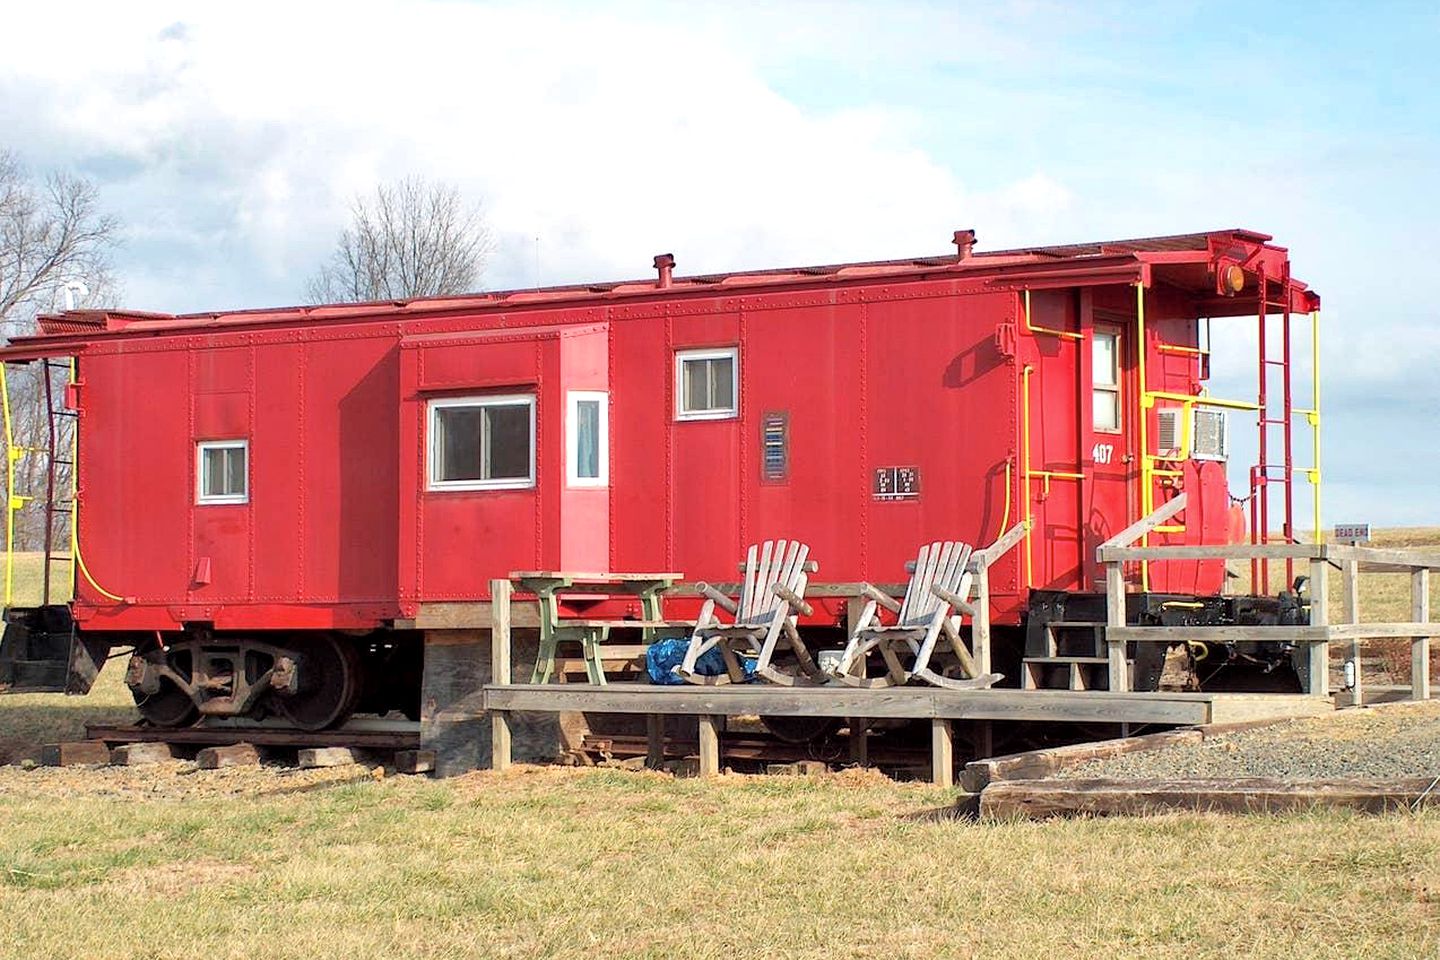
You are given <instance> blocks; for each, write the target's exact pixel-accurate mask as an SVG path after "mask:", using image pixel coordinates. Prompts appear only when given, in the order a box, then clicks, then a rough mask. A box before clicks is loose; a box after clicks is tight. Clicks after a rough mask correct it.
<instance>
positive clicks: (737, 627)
mask: <svg viewBox="0 0 1440 960" xmlns="http://www.w3.org/2000/svg"><path fill="white" fill-rule="evenodd" d="M809 555H810V548H809V547H808V546H806V545H805V544H803V543H801V542H799V541H798V540H790V541H786V540H767V541H765V542H764V543H763V544H752V545H751V546H750V549H749V551H748V552H747V553H746V555H745V564H744V578H743V580H742V584H741V589H740V598H739V600H738V601H736V600H732V599H730V597H728V596H726V595H725V594H723V593H721V592H720V591H719V590H717V589H715V588H714V587H713V586H711V585H710V584H708V583H698V584H696V589H697V590H698V591H699V592H700V593H701V594H702V595H704V597H705V604H704V606H702V607H701V608H700V615H699V616H698V617H697V618H696V621H695V631H694V632H693V633H692V634H691V636H690V646H689V648H688V649H687V650H686V651H685V660H684V662H682V663H681V664H680V666H678V667H676V668H675V672H676V673H677V674H679V675H680V676H681V677H683V678H684V679H686V680H688V681H689V682H691V683H698V684H704V685H717V684H724V683H743V682H744V681H745V680H746V679H747V676H746V671H745V665H744V664H743V663H742V656H745V655H748V654H755V655H756V660H755V667H754V673H755V674H757V675H758V676H761V677H764V678H765V679H767V680H770V681H772V682H774V683H782V684H786V685H794V684H796V683H805V682H813V683H824V682H825V681H826V680H827V679H828V677H827V676H826V674H825V672H824V671H823V670H821V669H820V668H819V667H818V666H817V665H816V663H815V660H814V658H813V657H811V656H810V651H809V650H807V649H806V648H805V643H804V641H803V640H801V639H800V631H799V630H798V629H797V628H796V619H797V617H798V616H799V614H802V613H803V614H809V613H811V612H813V611H812V610H811V607H810V605H809V604H808V603H806V602H805V585H806V583H807V582H808V580H809V574H811V573H813V572H814V571H815V570H816V569H817V567H816V564H815V562H814V561H813V560H810V559H809ZM717 610H724V611H725V612H726V613H728V614H729V615H730V617H731V622H730V623H728V624H727V623H725V622H723V621H722V620H721V619H720V617H719V616H718V614H717ZM782 633H783V634H784V635H785V639H786V640H787V641H788V643H789V646H790V649H791V650H792V651H794V653H795V657H796V659H797V661H798V662H799V671H798V672H795V673H792V672H788V671H786V670H782V669H779V668H777V667H775V666H773V665H772V662H771V661H772V660H773V658H774V655H775V649H776V646H777V645H778V643H779V640H780V635H781V634H782ZM715 648H718V649H719V650H720V654H721V656H722V657H723V658H724V660H725V672H724V673H723V674H719V675H717V676H704V675H701V674H699V673H697V672H696V670H695V666H696V662H697V661H698V660H699V659H700V657H701V656H703V655H704V654H705V653H706V652H707V651H709V650H712V649H715Z"/></svg>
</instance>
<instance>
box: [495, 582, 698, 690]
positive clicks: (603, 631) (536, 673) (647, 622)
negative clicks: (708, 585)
mask: <svg viewBox="0 0 1440 960" xmlns="http://www.w3.org/2000/svg"><path fill="white" fill-rule="evenodd" d="M682 578H683V574H679V573H570V572H564V571H554V570H517V571H513V572H511V574H510V579H511V580H512V581H514V582H515V583H516V584H517V585H518V586H519V588H520V589H522V590H524V591H526V592H527V593H533V594H535V598H536V600H537V601H538V604H539V608H540V653H539V656H538V657H537V658H536V660H535V669H534V670H533V671H532V672H531V674H530V682H531V683H549V682H550V678H551V676H553V675H554V673H555V672H556V666H557V665H556V657H555V654H556V648H557V647H558V646H559V644H560V643H561V642H562V641H569V642H578V643H579V644H580V649H581V658H582V661H583V663H584V665H585V677H586V679H587V680H588V681H589V682H590V683H594V684H599V685H604V683H605V668H604V664H603V661H604V660H607V659H609V660H616V659H620V660H633V659H635V658H636V656H637V655H636V654H635V653H634V651H633V648H629V647H627V648H626V653H628V654H629V655H628V656H619V657H617V656H613V655H607V654H606V652H605V651H603V650H602V645H603V644H604V643H605V642H606V641H607V640H609V639H610V631H611V630H617V629H618V630H639V631H640V636H641V640H642V642H643V644H644V645H647V646H648V645H649V644H650V643H652V642H653V641H654V640H655V639H657V636H658V634H659V632H660V631H669V630H685V631H688V630H690V629H692V628H693V627H694V624H693V623H691V622H690V621H688V620H666V619H665V617H664V612H663V610H662V608H661V604H662V595H663V594H664V592H665V591H666V590H669V589H670V588H671V587H672V586H674V585H675V583H676V582H677V581H678V580H681V579H682ZM574 594H584V595H587V596H591V597H594V598H596V599H600V598H604V597H615V596H632V597H635V598H637V599H638V600H639V601H640V611H641V616H640V619H638V620H626V619H608V620H597V619H586V618H572V617H562V616H561V615H560V597H561V596H562V595H574ZM642 650H643V647H642ZM616 652H617V653H618V652H619V651H618V650H617V651H616Z"/></svg>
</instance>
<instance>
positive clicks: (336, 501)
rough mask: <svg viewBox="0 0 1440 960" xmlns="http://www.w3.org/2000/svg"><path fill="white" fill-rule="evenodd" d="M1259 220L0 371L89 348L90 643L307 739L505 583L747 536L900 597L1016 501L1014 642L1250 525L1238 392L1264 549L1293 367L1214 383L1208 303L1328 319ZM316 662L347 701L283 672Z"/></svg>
mask: <svg viewBox="0 0 1440 960" xmlns="http://www.w3.org/2000/svg"><path fill="white" fill-rule="evenodd" d="M1269 239H1270V238H1269V237H1267V236H1265V235H1262V234H1257V233H1251V232H1247V231H1242V230H1227V231H1217V232H1213V233H1202V234H1190V235H1184V236H1175V237H1164V238H1156V239H1147V240H1133V241H1120V242H1114V243H1099V244H1082V245H1073V246H1062V247H1042V248H1031V249H1020V250H1008V251H999V252H977V251H975V250H973V249H972V248H973V244H974V235H973V233H972V232H970V231H963V232H960V233H957V234H956V235H955V242H956V245H957V251H956V252H955V253H953V254H949V255H945V256H936V257H926V258H918V259H906V260H893V261H882V262H874V263H857V264H843V265H835V266H818V267H804V268H799V269H785V270H768V271H757V272H748V273H736V274H726V275H715V276H697V277H684V278H682V277H675V276H673V275H672V268H673V264H674V261H673V258H671V257H669V256H668V255H665V256H661V257H657V258H655V264H656V267H657V271H658V274H657V276H656V277H654V278H651V279H647V280H635V281H627V282H620V283H604V284H589V285H580V286H570V287H557V288H547V289H536V290H521V291H512V292H501V293H488V294H476V295H467V296H457V297H449V298H433V299H419V300H412V301H401V302H384V303H365V304H347V305H340V306H321V307H301V308H287V309H275V310H244V311H234V312H220V313H207V314H191V315H183V316H169V315H157V314H146V313H135V312H128V311H118V310H117V311H72V312H68V313H65V314H61V315H57V316H48V317H44V318H42V320H41V330H40V333H39V334H37V335H35V336H31V337H25V338H20V339H17V340H15V341H13V342H12V343H11V345H10V346H9V347H8V348H7V349H5V350H4V351H3V353H0V358H3V359H4V360H5V361H6V362H8V363H23V362H30V361H34V360H39V359H44V358H74V361H75V370H76V371H77V373H76V378H75V381H74V384H73V387H71V388H70V389H69V390H68V391H67V400H68V402H69V403H70V404H72V405H73V407H74V409H75V410H78V413H79V419H78V424H79V427H78V437H79V440H78V451H77V462H78V467H77V470H78V491H77V497H76V501H77V503H78V514H77V520H76V533H77V537H76V539H77V546H76V550H75V554H76V556H77V558H80V559H82V560H83V563H81V564H77V567H78V568H79V574H78V576H77V577H76V583H75V599H74V600H73V602H72V603H71V604H70V605H69V609H70V613H71V614H73V620H74V624H75V629H76V634H77V636H78V638H79V640H80V642H81V644H82V645H86V644H88V647H87V649H89V650H90V651H91V653H92V654H94V652H95V651H96V650H108V649H110V648H111V647H113V646H127V645H131V646H134V647H135V649H136V651H137V653H138V654H140V655H141V657H142V658H149V659H151V660H154V661H158V662H163V663H165V664H167V665H168V667H169V668H170V669H172V670H175V671H178V672H179V673H180V674H182V675H185V676H193V675H194V673H195V672H196V671H197V670H200V669H201V667H202V665H203V664H202V660H204V659H205V658H207V657H210V656H211V655H212V652H213V651H219V652H218V653H214V656H215V657H218V658H220V660H222V661H223V664H222V667H221V668H222V669H223V668H224V667H227V666H228V669H229V670H230V675H231V683H230V685H229V686H228V687H226V688H225V690H223V691H221V692H220V693H217V694H215V695H214V696H211V694H209V693H205V692H203V691H199V690H197V691H195V692H193V693H190V694H185V693H182V692H180V691H179V690H178V689H177V688H176V685H175V684H172V683H170V682H169V681H165V682H164V683H161V684H160V685H159V686H158V687H157V685H156V680H155V679H154V678H153V677H151V678H149V679H148V680H147V681H146V682H147V684H148V685H147V686H146V688H145V689H143V690H142V689H141V688H140V686H139V685H138V682H139V674H138V673H137V674H136V676H135V677H134V679H135V680H136V682H137V687H136V689H137V700H138V701H139V702H140V704H141V709H142V711H143V712H145V713H146V714H147V716H150V717H151V718H152V719H154V720H156V721H157V722H164V723H175V722H183V721H186V720H188V719H190V718H192V717H193V716H194V715H195V711H196V709H197V708H198V709H200V710H202V711H203V712H207V713H220V712H254V711H256V710H264V709H268V706H267V704H270V703H271V701H274V706H276V707H277V708H278V709H280V710H281V711H282V712H285V713H287V714H288V715H290V716H291V717H292V719H294V720H296V721H297V722H300V723H302V724H304V725H309V726H314V725H324V724H327V723H333V722H335V721H337V720H338V719H340V718H341V717H342V716H343V715H344V714H346V713H348V712H349V710H350V709H353V708H354V707H355V706H356V705H357V703H362V702H368V703H370V704H371V705H372V706H374V707H376V708H377V709H383V708H384V707H386V706H396V705H400V706H407V708H408V707H409V706H410V705H411V703H412V701H413V699H414V697H415V696H416V695H417V694H416V691H417V690H418V684H417V682H416V672H417V671H418V669H419V667H418V661H417V659H416V658H417V656H418V653H417V652H416V651H417V650H418V646H415V645H412V644H409V643H407V635H406V633H405V632H404V631H403V630H400V629H398V627H399V626H403V625H404V624H405V623H406V622H407V621H410V620H412V619H413V618H414V617H415V616H416V614H417V611H418V610H419V609H420V608H421V606H422V605H424V604H427V603H437V602H447V601H450V602H453V601H483V600H484V599H485V591H486V583H487V581H488V580H489V579H490V578H492V577H497V576H505V575H506V574H507V572H508V571H510V570H512V569H517V568H533V569H610V570H651V569H664V570H676V571H681V572H683V573H684V574H685V575H686V577H687V578H688V579H695V580H699V579H711V580H721V581H723V580H728V579H733V571H734V564H735V561H736V558H737V557H738V556H740V555H741V554H742V553H743V549H744V546H745V545H746V544H747V543H750V542H753V541H755V540H757V539H765V538H767V537H800V538H803V539H805V540H806V541H807V542H808V543H809V544H810V545H811V547H812V550H813V556H814V557H815V558H816V559H817V560H818V561H819V564H820V574H819V576H818V578H817V579H819V580H824V581H831V582H851V581H861V580H880V581H887V580H894V579H896V578H897V574H898V572H899V571H900V569H901V568H902V565H903V564H904V562H905V561H906V560H907V559H908V558H910V557H911V556H913V554H914V549H915V546H916V544H917V543H919V542H921V541H924V540H930V539H936V538H952V539H961V540H965V541H968V542H971V543H975V544H980V545H983V544H986V543H989V542H991V541H992V540H993V539H995V537H996V536H997V535H998V534H999V533H1000V532H1003V531H1004V530H1006V529H1007V528H1008V527H1009V526H1010V525H1012V524H1013V523H1015V522H1017V521H1022V520H1029V521H1031V524H1032V525H1031V528H1030V534H1029V537H1028V540H1027V542H1026V543H1025V544H1024V545H1023V547H1022V548H1021V549H1018V550H1016V551H1014V552H1012V553H1011V554H1010V555H1009V556H1008V557H1007V559H1006V561H1005V562H1004V563H1003V564H1002V565H1001V566H1000V567H998V568H997V569H995V570H993V571H992V572H991V590H992V595H991V599H992V607H993V609H992V617H993V620H994V622H995V623H997V624H1000V625H1011V626H1020V625H1022V624H1024V623H1025V622H1026V621H1027V619H1031V620H1033V619H1034V618H1035V614H1034V610H1035V604H1036V598H1037V597H1041V598H1044V602H1045V603H1046V604H1049V605H1050V606H1054V604H1055V601H1056V598H1057V597H1058V598H1061V599H1062V600H1063V598H1065V597H1072V596H1073V597H1082V596H1084V595H1086V594H1088V593H1090V592H1092V591H1094V590H1095V589H1096V583H1097V579H1098V578H1100V577H1101V575H1102V571H1101V570H1100V569H1099V567H1098V565H1097V563H1096V559H1095V549H1096V547H1097V546H1098V545H1099V544H1100V543H1101V542H1103V541H1104V540H1105V539H1107V538H1109V537H1110V536H1112V535H1114V534H1115V533H1116V532H1117V531H1119V530H1121V529H1122V528H1124V527H1126V526H1127V525H1128V524H1130V523H1131V522H1133V521H1135V520H1136V519H1137V518H1139V517H1142V516H1144V515H1146V514H1148V513H1149V512H1151V511H1152V510H1153V509H1154V508H1155V507H1156V505H1157V504H1159V503H1162V502H1163V501H1164V500H1165V499H1167V498H1168V497H1169V496H1171V495H1173V492H1175V491H1178V490H1184V491H1186V492H1187V494H1188V506H1187V509H1186V510H1185V512H1184V514H1182V516H1181V518H1180V519H1181V521H1183V522H1180V523H1176V524H1174V525H1172V526H1169V527H1165V528H1162V530H1161V531H1160V532H1159V533H1157V534H1156V537H1157V538H1158V540H1157V542H1173V543H1197V544H1198V543H1223V542H1227V539H1228V538H1230V537H1231V535H1232V531H1231V526H1232V510H1231V499H1230V491H1229V488H1228V485H1227V482H1226V460H1227V458H1228V455H1229V450H1228V420H1227V417H1228V416H1229V415H1230V414H1231V413H1232V412H1233V411H1234V410H1235V409H1236V408H1240V409H1248V410H1257V409H1258V410H1259V411H1260V412H1259V417H1258V419H1259V420H1260V421H1261V434H1262V443H1261V462H1260V463H1259V464H1257V465H1256V467H1255V468H1253V469H1252V471H1251V484H1250V489H1249V490H1247V491H1244V493H1245V494H1247V495H1250V499H1251V504H1252V511H1253V513H1254V514H1255V517H1254V520H1253V521H1252V531H1253V534H1254V536H1255V537H1256V538H1259V539H1263V538H1264V537H1265V536H1267V535H1268V534H1267V531H1269V530H1270V528H1271V518H1270V517H1269V516H1268V510H1269V508H1270V505H1271V502H1272V500H1273V499H1274V498H1272V497H1271V496H1270V493H1269V492H1270V491H1271V490H1280V491H1281V494H1280V495H1279V496H1280V499H1279V500H1278V501H1276V502H1278V503H1280V505H1281V506H1282V507H1283V510H1284V515H1283V518H1281V519H1282V524H1283V526H1284V530H1283V534H1284V535H1285V536H1290V537H1293V536H1294V517H1293V513H1292V509H1291V503H1292V497H1291V496H1290V493H1291V482H1292V478H1293V476H1294V474H1295V472H1296V470H1295V468H1294V464H1293V460H1292V458H1291V456H1290V450H1291V429H1290V425H1289V423H1290V418H1291V416H1292V414H1293V413H1294V411H1293V410H1292V409H1291V407H1290V405H1289V404H1290V389H1289V379H1288V378H1289V370H1288V365H1287V366H1286V368H1285V373H1284V375H1285V377H1286V386H1285V390H1284V397H1283V400H1284V409H1283V411H1280V408H1279V407H1278V406H1277V401H1276V397H1277V395H1276V394H1275V393H1274V391H1273V383H1274V381H1273V379H1270V380H1267V378H1266V377H1264V376H1262V377H1261V389H1260V397H1259V401H1258V403H1251V402H1249V401H1245V402H1231V401H1223V400H1218V399H1216V398H1213V397H1208V396H1206V395H1205V388H1204V383H1205V380H1206V379H1207V377H1208V356H1209V353H1208V351H1209V342H1208V336H1207V334H1208V319H1209V318H1212V317H1229V316H1250V317H1252V318H1255V317H1257V316H1258V317H1260V318H1261V319H1260V323H1261V326H1262V327H1263V326H1264V317H1265V316H1266V315H1267V314H1284V315H1285V317H1286V327H1285V331H1286V335H1285V341H1284V348H1285V351H1286V353H1287V356H1286V357H1285V360H1287V361H1288V350H1289V323H1288V320H1289V315H1290V314H1291V313H1298V314H1308V313H1312V312H1313V311H1315V310H1317V309H1318V304H1319V300H1318V297H1317V296H1315V295H1314V294H1313V293H1311V292H1310V291H1308V290H1307V289H1306V288H1305V286H1304V285H1303V284H1301V283H1299V282H1297V281H1295V280H1293V279H1292V278H1291V277H1290V273H1289V263H1288V258H1287V253H1286V251H1285V250H1284V249H1283V248H1280V247H1277V246H1274V245H1272V244H1270V243H1269ZM1262 343H1263V337H1262ZM1263 349H1264V348H1263V347H1262V350H1263ZM1267 364H1272V365H1273V363H1272V358H1268V357H1265V356H1263V355H1262V357H1261V364H1260V369H1261V370H1262V371H1265V370H1267ZM1267 382H1269V383H1271V385H1272V392H1271V396H1270V398H1269V399H1267V397H1266V391H1265V385H1266V383H1267ZM1277 411H1280V412H1277ZM1282 419H1283V420H1284V422H1285V429H1284V437H1283V440H1281V439H1278V438H1277V437H1275V436H1273V435H1272V434H1273V433H1274V431H1271V430H1270V429H1269V428H1270V425H1271V422H1273V423H1279V422H1280V421H1281V420H1282ZM1316 419H1317V420H1318V413H1316ZM1267 441H1268V445H1267ZM1277 449H1279V450H1281V451H1282V452H1283V457H1279V456H1276V455H1275V451H1276V450H1277ZM1282 459H1283V461H1284V462H1283V463H1281V462H1280V461H1281V460H1282ZM1276 471H1282V472H1276ZM1310 479H1311V480H1312V481H1314V482H1316V483H1318V471H1317V472H1315V473H1312V474H1311V475H1310ZM1317 489H1318V488H1317ZM1257 491H1258V492H1257ZM12 493H13V491H12ZM1317 498H1318V493H1317ZM11 502H12V510H13V509H14V506H13V504H14V500H13V499H12V501H11ZM1224 577H1225V572H1224V570H1223V568H1222V566H1221V564H1220V563H1219V562H1218V561H1195V562H1193V563H1189V564H1169V565H1167V566H1166V567H1165V568H1164V569H1160V568H1158V567H1157V568H1155V569H1153V570H1139V569H1136V570H1135V571H1134V580H1135V583H1134V586H1133V588H1132V589H1134V591H1135V592H1136V593H1139V594H1142V595H1150V594H1156V595H1162V594H1163V595H1184V596H1191V597H1213V596H1218V595H1219V594H1221V593H1222V587H1223V585H1224ZM1061 605H1062V606H1063V603H1062V604H1061ZM25 616H29V617H30V620H29V621H27V622H28V623H29V624H30V626H31V628H32V629H31V632H32V633H33V634H35V635H36V636H38V635H40V634H43V633H44V632H45V630H46V629H48V630H49V631H50V632H51V633H54V632H55V631H56V628H55V627H54V623H55V622H56V619H55V615H54V612H53V611H52V613H51V614H50V615H49V619H48V620H47V621H46V622H47V623H48V624H50V626H49V627H48V628H44V629H42V628H40V627H36V626H35V620H34V617H33V616H32V615H29V614H25V615H23V616H22V615H18V614H12V616H11V619H12V620H13V621H17V622H19V621H22V620H24V619H25ZM838 616H839V612H838V609H837V607H836V606H835V605H834V604H833V603H831V604H829V605H826V604H821V610H820V611H818V612H817V614H816V620H817V623H823V622H828V623H831V624H833V623H835V622H837V618H838ZM1057 618H1059V619H1063V617H1058V615H1057ZM67 636H68V634H67ZM1020 636H1021V635H1020V633H1019V631H1015V632H1014V633H1013V634H1012V637H1013V645H1014V647H1015V650H1016V655H1017V656H1018V654H1019V649H1020V645H1021V640H1020ZM354 637H363V638H365V639H364V642H355V641H354V640H352V639H349V638H354ZM31 639H32V646H33V645H35V644H36V643H38V641H36V640H35V637H33V636H32V638H31ZM13 646H14V645H13V644H12V647H13ZM37 648H38V647H37ZM297 652H298V653H299V654H301V656H300V657H298V658H292V659H291V660H288V661H286V662H287V663H290V664H292V665H293V663H294V662H306V663H309V664H311V667H310V668H309V669H310V670H312V671H313V670H314V669H315V666H314V665H316V664H324V665H325V667H324V669H325V670H326V671H328V672H327V679H326V680H325V681H324V682H323V683H320V682H319V681H317V680H316V679H315V677H314V676H311V677H309V678H305V677H301V678H296V677H292V676H280V677H277V676H275V671H276V669H277V668H276V664H277V663H280V662H281V660H282V658H284V657H286V656H287V654H294V653H297ZM67 654H68V650H67ZM9 659H10V660H11V661H12V664H13V663H14V662H18V661H20V660H24V659H26V658H25V657H24V656H20V655H17V654H15V653H14V650H13V649H12V651H11V653H10V654H9ZM38 659H39V658H37V657H35V656H33V654H32V655H31V656H30V660H31V661H36V660H38ZM73 659H74V658H71V660H72V663H71V664H70V665H71V667H72V668H73V666H74V664H73ZM12 669H13V667H12ZM132 672H134V671H132ZM141 672H143V671H141ZM1012 676H1013V673H1012ZM337 677H339V678H343V679H339V680H337V679H334V678H337ZM12 679H13V676H12ZM267 684H269V686H266V685H267ZM317 684H318V687H317ZM287 685H288V686H287ZM319 688H325V689H326V690H328V692H326V693H324V694H323V695H321V694H315V695H314V696H313V697H311V698H310V699H316V698H318V699H319V700H323V701H325V702H324V703H319V704H308V705H307V703H306V702H305V701H306V697H304V696H300V695H298V694H297V693H296V691H297V690H309V691H315V690H316V689H319ZM210 701H213V702H210ZM207 702H208V708H207ZM287 704H288V706H287Z"/></svg>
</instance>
